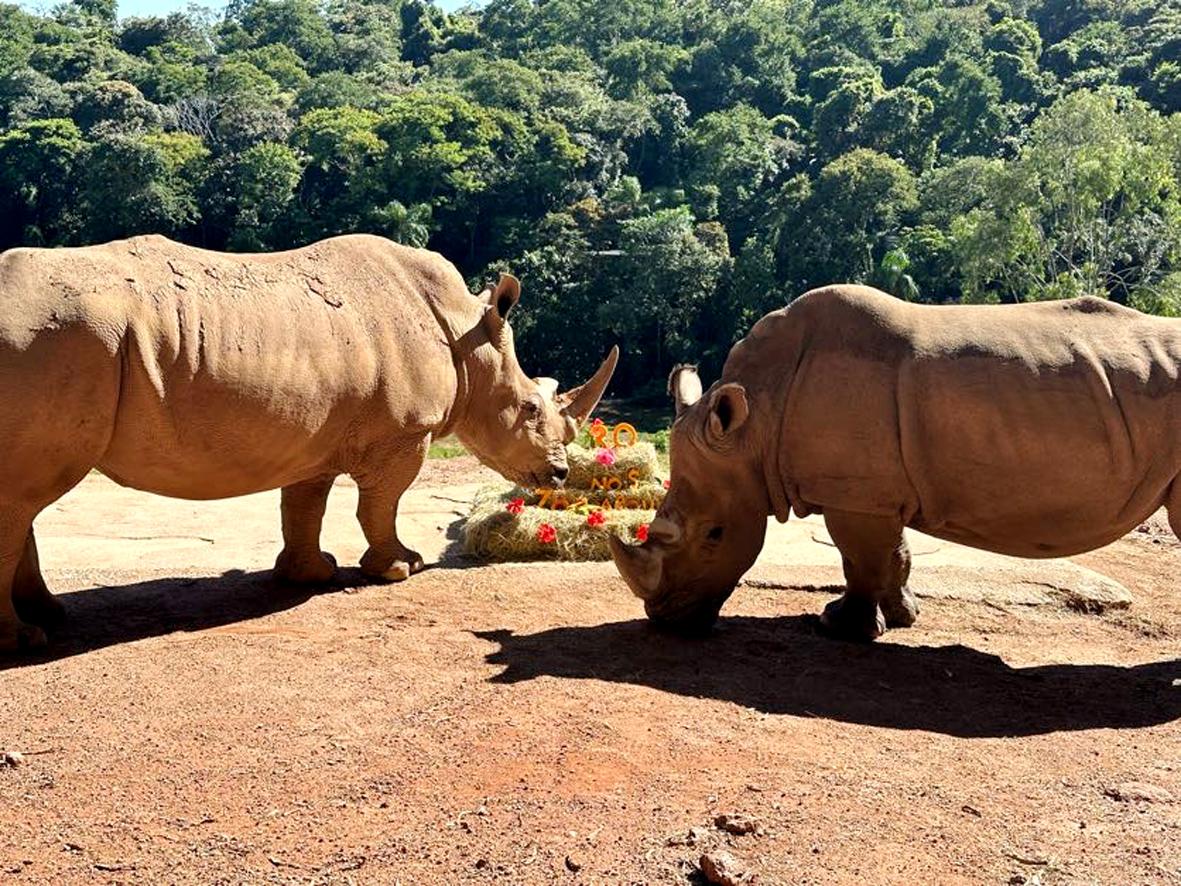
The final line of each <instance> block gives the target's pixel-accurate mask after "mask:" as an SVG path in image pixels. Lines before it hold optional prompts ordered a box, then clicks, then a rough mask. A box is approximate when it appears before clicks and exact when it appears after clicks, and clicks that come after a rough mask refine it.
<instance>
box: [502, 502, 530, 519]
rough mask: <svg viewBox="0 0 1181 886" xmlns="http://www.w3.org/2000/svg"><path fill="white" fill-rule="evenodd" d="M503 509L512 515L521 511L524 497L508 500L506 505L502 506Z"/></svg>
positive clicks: (523, 506)
mask: <svg viewBox="0 0 1181 886" xmlns="http://www.w3.org/2000/svg"><path fill="white" fill-rule="evenodd" d="M504 509H505V510H506V511H508V512H509V513H510V514H512V515H513V516H516V515H517V514H519V513H521V511H523V510H525V499H523V498H514V499H513V500H512V501H510V502H509V503H508V504H507V505H505V506H504Z"/></svg>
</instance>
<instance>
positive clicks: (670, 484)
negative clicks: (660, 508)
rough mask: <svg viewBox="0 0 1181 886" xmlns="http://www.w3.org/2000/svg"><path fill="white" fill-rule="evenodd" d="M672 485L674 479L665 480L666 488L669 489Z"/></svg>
mask: <svg viewBox="0 0 1181 886" xmlns="http://www.w3.org/2000/svg"><path fill="white" fill-rule="evenodd" d="M672 485H673V481H672V480H665V481H664V488H665V489H668V488H670V487H671V486H672Z"/></svg>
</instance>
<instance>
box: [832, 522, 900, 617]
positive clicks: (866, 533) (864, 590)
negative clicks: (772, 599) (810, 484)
mask: <svg viewBox="0 0 1181 886" xmlns="http://www.w3.org/2000/svg"><path fill="white" fill-rule="evenodd" d="M824 522H825V525H826V526H827V527H828V532H829V535H831V536H832V539H833V541H834V542H836V546H837V548H838V549H840V552H841V556H842V559H843V563H844V569H845V584H846V591H845V593H844V595H843V596H841V597H840V598H839V599H837V600H834V601H833V602H832V603H829V604H828V606H826V607H825V609H824V614H823V615H822V616H821V623H822V624H823V625H824V627H825V628H826V629H827V630H829V631H830V632H831V633H833V634H835V635H837V636H839V637H843V638H846V639H850V640H874V639H876V638H878V637H880V636H881V635H882V634H883V633H884V632H885V630H886V628H887V627H909V626H910V625H912V624H914V620H915V617H916V616H917V615H918V603H917V601H916V600H915V598H914V594H912V593H911V591H910V589H909V588H907V587H906V581H907V579H908V578H909V576H910V551H909V549H908V548H907V546H906V539H905V537H904V536H903V533H902V528H903V527H902V523H901V521H899V520H896V519H893V518H890V517H872V516H865V515H862V514H851V513H848V512H843V511H833V510H826V511H825V514H824Z"/></svg>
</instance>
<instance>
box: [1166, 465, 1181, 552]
mask: <svg viewBox="0 0 1181 886" xmlns="http://www.w3.org/2000/svg"><path fill="white" fill-rule="evenodd" d="M1165 507H1166V508H1168V512H1169V528H1171V529H1172V530H1173V535H1175V536H1177V539H1178V540H1181V477H1178V478H1177V479H1175V480H1174V481H1173V485H1172V486H1171V487H1170V488H1169V498H1168V503H1167V504H1166V505H1165Z"/></svg>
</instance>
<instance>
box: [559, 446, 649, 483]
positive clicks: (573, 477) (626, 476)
mask: <svg viewBox="0 0 1181 886" xmlns="http://www.w3.org/2000/svg"><path fill="white" fill-rule="evenodd" d="M598 451H599V450H598V449H596V448H587V447H585V446H580V445H579V444H577V443H571V444H570V445H569V446H567V447H566V463H567V464H568V465H569V467H570V474H569V475H568V476H567V477H566V485H567V486H569V487H571V488H574V489H590V488H591V485H592V482H593V481H598V483H600V484H601V483H603V482H604V481H607V480H610V479H612V478H615V479H616V480H618V481H619V482H620V483H621V484H622V485H623V486H630V485H632V481H635V482H640V483H644V482H648V481H651V480H652V479H653V478H654V477H655V476H656V472H657V470H659V465H660V462H659V461H658V460H657V457H656V447H655V446H653V445H652V444H651V443H647V442H640V443H637V444H636V445H635V446H622V447H620V448H619V449H613V450H611V451H612V452H614V453H615V464H613V465H609V466H608V465H602V464H599V462H598V461H597V460H596V459H595V456H596V454H597V453H598Z"/></svg>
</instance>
